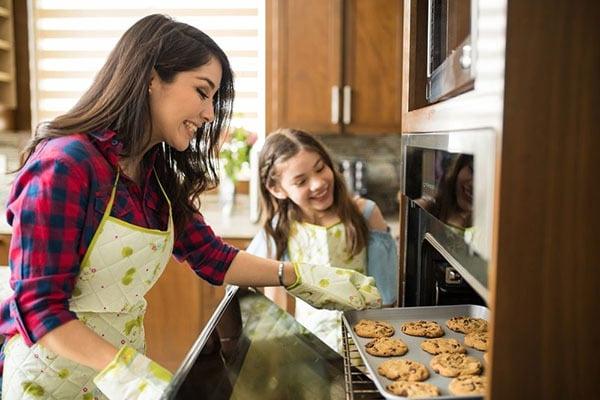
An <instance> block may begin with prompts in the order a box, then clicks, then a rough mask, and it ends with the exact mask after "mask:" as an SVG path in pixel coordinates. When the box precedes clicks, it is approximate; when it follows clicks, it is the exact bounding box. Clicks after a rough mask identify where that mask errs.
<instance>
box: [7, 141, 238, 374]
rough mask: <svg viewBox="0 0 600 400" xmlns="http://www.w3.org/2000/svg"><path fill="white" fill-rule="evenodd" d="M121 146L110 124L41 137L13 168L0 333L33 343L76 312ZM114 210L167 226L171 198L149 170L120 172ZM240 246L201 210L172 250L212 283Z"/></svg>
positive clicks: (220, 276) (156, 225) (142, 222)
mask: <svg viewBox="0 0 600 400" xmlns="http://www.w3.org/2000/svg"><path fill="white" fill-rule="evenodd" d="M121 149H122V145H121V144H120V143H119V142H118V141H117V140H116V139H115V133H114V132H111V131H105V132H96V133H90V134H77V135H72V136H67V137H60V138H56V139H52V140H49V141H46V142H45V143H43V144H40V146H38V149H37V150H36V152H35V153H34V154H33V155H32V157H31V158H30V159H29V160H28V162H27V164H26V165H25V167H24V168H23V169H22V170H21V171H20V172H19V174H18V175H17V177H16V179H15V181H14V183H13V186H12V190H11V192H10V195H9V199H8V204H7V220H8V223H9V224H10V225H11V226H12V241H11V244H10V253H9V258H10V260H9V263H10V267H11V281H10V284H11V287H12V288H13V290H14V296H12V297H11V298H9V299H7V300H5V301H4V302H2V304H1V305H0V334H2V335H5V336H8V337H10V336H13V335H15V334H17V333H18V334H21V336H22V337H23V339H24V340H25V342H26V343H27V344H28V345H31V344H33V343H35V342H37V341H38V340H39V339H40V338H41V337H42V336H44V335H45V334H46V333H48V332H49V331H51V330H52V329H54V328H56V327H58V326H59V325H62V324H64V323H66V322H68V321H70V320H73V319H75V318H77V317H76V315H75V314H74V313H73V312H71V311H70V310H69V299H70V297H71V293H72V291H73V288H74V286H75V283H76V281H77V276H78V275H79V270H80V263H81V261H82V260H83V257H84V255H85V253H86V251H87V250H88V246H89V245H90V242H91V240H92V236H93V235H94V232H95V231H96V229H97V228H98V225H99V224H100V220H101V219H102V215H103V213H104V210H105V209H106V205H107V203H108V200H109V197H110V193H111V189H112V185H113V184H114V181H115V177H116V169H117V161H118V159H119V156H118V155H119V153H120V151H121ZM111 215H112V216H113V217H116V218H119V219H122V220H124V221H127V222H129V223H131V224H135V225H139V226H142V227H146V228H152V229H162V230H164V229H166V226H167V223H168V216H169V211H168V204H167V202H166V200H165V197H164V196H163V195H162V192H161V190H160V187H159V186H158V183H157V180H156V177H155V176H154V174H153V173H152V171H147V173H146V174H145V178H144V182H143V185H142V186H141V187H140V186H138V185H136V184H135V183H134V182H132V181H131V180H129V179H128V178H127V177H124V176H123V175H122V174H121V178H120V179H119V183H118V186H117V193H116V196H115V201H114V204H113V208H112V210H111ZM237 252H238V250H237V249H235V248H233V247H231V246H229V245H227V244H225V243H223V241H222V240H221V239H220V238H219V237H217V236H215V234H214V232H213V231H212V229H211V228H210V227H209V226H208V225H207V224H206V223H205V222H204V218H203V217H202V215H200V214H196V215H195V216H194V218H192V219H191V220H190V221H189V223H188V224H187V226H186V227H185V229H184V230H183V231H182V233H181V234H180V235H179V236H178V237H176V238H175V245H174V249H173V254H174V256H175V257H176V258H177V259H178V260H180V261H187V262H188V263H189V265H190V266H191V267H192V269H193V270H194V271H195V272H196V274H198V275H199V276H200V277H202V278H204V279H205V280H207V281H209V282H210V283H212V284H216V285H220V284H222V283H223V278H224V276H225V272H226V271H227V269H228V268H229V265H230V264H231V262H232V260H233V258H234V257H235V255H236V254H237ZM0 368H1V367H0Z"/></svg>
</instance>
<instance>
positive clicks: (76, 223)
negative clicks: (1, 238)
mask: <svg viewBox="0 0 600 400" xmlns="http://www.w3.org/2000/svg"><path fill="white" fill-rule="evenodd" d="M82 171H83V169H82V168H81V166H80V164H79V165H78V163H77V160H75V159H70V158H68V157H66V156H65V157H63V158H62V159H57V157H56V154H48V155H46V156H45V157H39V158H35V159H32V160H30V161H29V162H28V164H27V165H26V166H25V167H24V169H23V170H21V172H20V173H19V175H18V176H17V178H16V180H15V182H14V184H13V189H12V193H11V196H10V202H9V204H8V207H7V219H8V222H9V223H10V224H11V225H12V230H13V234H12V242H11V250H10V255H9V257H10V263H11V271H12V276H11V284H12V287H13V290H14V297H13V298H11V299H10V304H9V308H10V319H9V321H6V320H5V319H4V318H3V320H2V324H5V323H11V324H12V325H13V327H16V331H17V332H18V333H20V334H21V335H22V337H23V339H24V340H25V342H26V343H27V344H28V345H31V344H33V343H35V342H37V341H38V340H39V339H40V338H41V337H42V336H44V335H45V334H46V333H48V332H49V331H51V330H52V329H54V328H56V327H58V326H60V325H62V324H64V323H66V322H68V321H70V320H73V319H75V318H76V315H75V314H74V313H72V312H71V311H70V310H69V303H68V301H69V298H70V297H71V293H72V290H73V288H74V284H75V279H76V277H77V275H78V273H79V260H80V256H79V251H78V248H79V242H80V238H81V232H82V230H83V227H84V222H85V212H86V209H87V202H88V201H89V200H88V195H87V192H88V188H87V185H88V182H89V177H86V176H83V173H82ZM86 178H87V179H86Z"/></svg>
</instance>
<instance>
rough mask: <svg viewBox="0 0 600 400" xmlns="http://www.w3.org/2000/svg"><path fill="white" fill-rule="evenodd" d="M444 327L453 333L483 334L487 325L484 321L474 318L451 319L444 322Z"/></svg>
mask: <svg viewBox="0 0 600 400" xmlns="http://www.w3.org/2000/svg"><path fill="white" fill-rule="evenodd" d="M446 326H447V327H448V328H450V329H452V330H453V331H454V332H460V333H471V332H484V331H487V330H488V323H487V321H486V320H485V319H482V318H474V317H464V316H461V317H452V318H450V319H449V320H448V321H446Z"/></svg>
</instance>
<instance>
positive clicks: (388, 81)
mask: <svg viewBox="0 0 600 400" xmlns="http://www.w3.org/2000/svg"><path fill="white" fill-rule="evenodd" d="M344 9H345V18H344V46H345V51H344V54H345V56H344V85H345V87H346V88H345V90H344V93H343V96H344V98H343V103H344V102H349V105H348V104H346V106H345V107H343V108H344V110H343V111H344V113H345V114H346V115H343V117H345V119H346V121H345V123H344V128H343V130H344V132H347V133H354V134H370V133H373V134H377V133H400V132H401V129H402V125H401V117H402V108H401V100H402V15H403V13H402V2H400V1H397V0H371V1H363V0H346V1H345V3H344ZM348 92H350V93H348ZM348 94H350V97H348ZM348 106H349V107H348ZM348 109H349V110H350V114H349V115H348V114H347V111H348ZM348 119H349V123H348Z"/></svg>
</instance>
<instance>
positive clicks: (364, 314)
mask: <svg viewBox="0 0 600 400" xmlns="http://www.w3.org/2000/svg"><path fill="white" fill-rule="evenodd" d="M457 316H470V317H475V318H483V319H485V320H488V321H489V310H488V309H487V308H486V307H484V306H478V305H472V304H467V305H453V306H434V307H405V308H382V309H377V310H362V311H345V312H344V313H343V318H342V319H343V321H344V324H345V325H346V328H347V329H348V333H349V334H350V335H351V337H352V339H353V340H354V343H356V345H357V346H356V347H357V348H358V352H359V354H360V356H361V357H362V359H363V361H364V363H365V366H366V368H367V369H368V371H369V373H370V374H369V375H370V376H371V379H373V382H374V383H375V386H377V389H378V390H379V391H380V392H381V394H382V395H383V396H384V397H385V398H387V399H406V397H403V396H397V395H394V394H392V393H390V392H388V391H387V390H386V389H385V388H386V386H387V385H389V384H391V383H392V382H394V381H393V380H391V379H388V378H386V377H384V376H381V375H379V373H378V372H377V367H378V366H379V364H381V363H382V362H384V361H386V360H391V359H393V358H408V359H411V360H414V361H418V362H420V363H422V364H424V365H425V366H426V367H427V369H428V370H429V378H428V379H427V380H425V381H424V382H427V383H431V384H432V385H435V386H437V387H438V389H439V390H440V396H438V397H427V398H430V399H482V398H483V397H482V396H455V395H453V394H452V393H450V391H449V390H448V385H449V384H450V381H451V380H452V378H447V377H445V376H442V375H439V374H438V373H436V372H434V371H433V370H432V369H431V367H430V366H429V362H430V361H431V359H432V358H433V355H432V354H429V353H427V352H426V351H424V350H423V349H421V346H420V345H421V342H422V341H423V340H425V339H427V338H425V337H419V336H410V335H406V334H404V333H402V331H401V330H400V327H401V326H402V324H403V323H404V322H407V321H415V320H432V321H436V322H437V323H438V324H440V326H441V327H442V328H443V329H444V332H445V333H444V336H442V337H443V338H448V339H457V340H458V341H459V342H460V343H462V344H463V346H464V343H465V341H464V336H465V335H464V334H462V333H459V332H454V331H453V330H451V329H450V328H448V327H447V326H446V321H447V320H448V319H450V318H452V317H457ZM361 319H373V320H380V321H386V322H388V323H390V324H392V326H393V327H394V329H395V330H396V331H395V332H394V335H393V336H392V337H393V338H398V339H401V340H402V341H403V342H404V343H406V345H407V346H408V352H407V353H406V354H405V355H403V356H400V357H376V356H372V355H370V354H369V353H367V352H366V351H365V344H366V343H368V342H369V341H371V340H373V339H372V338H363V337H360V336H358V335H357V334H356V332H354V329H352V328H353V326H354V325H355V324H356V323H357V322H358V321H359V320H361ZM464 347H465V349H466V350H467V355H469V356H472V357H475V358H477V359H478V360H479V361H481V364H482V365H483V369H484V371H483V374H485V367H486V365H485V362H484V361H483V353H484V352H483V351H479V350H476V349H473V348H471V347H468V346H464ZM421 399H423V398H421Z"/></svg>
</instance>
